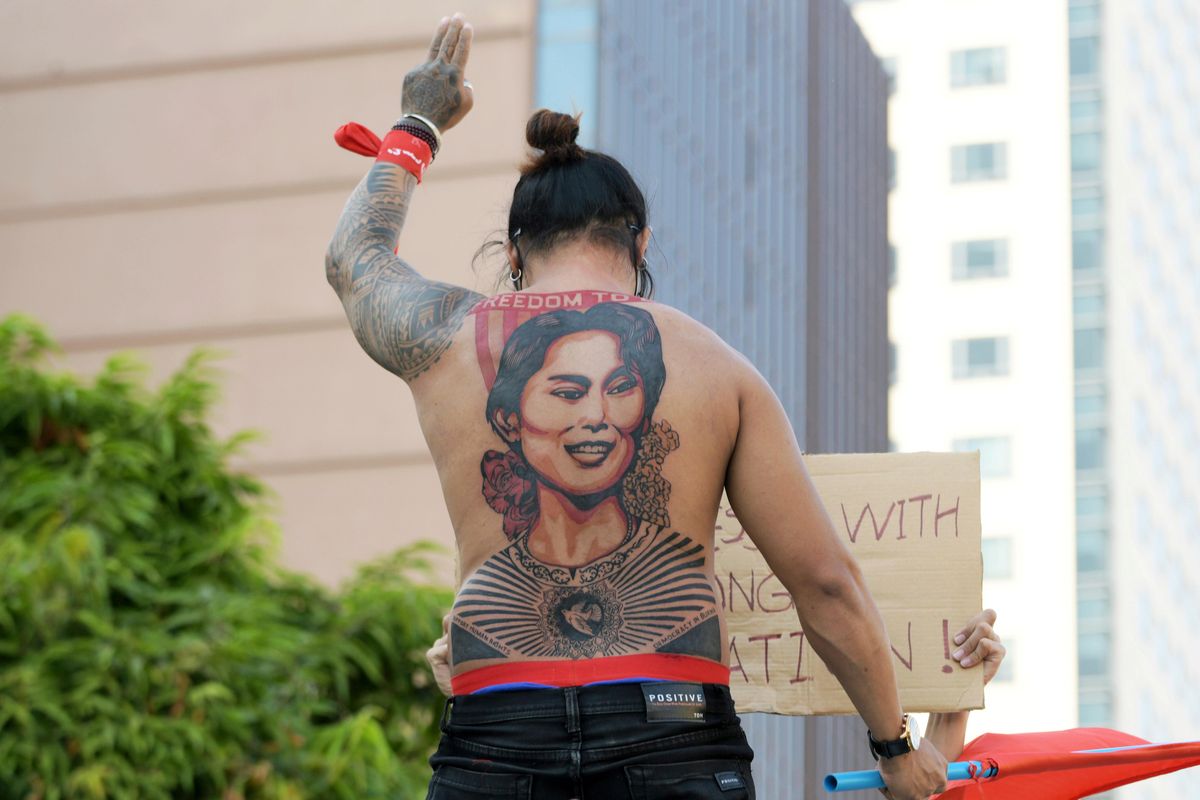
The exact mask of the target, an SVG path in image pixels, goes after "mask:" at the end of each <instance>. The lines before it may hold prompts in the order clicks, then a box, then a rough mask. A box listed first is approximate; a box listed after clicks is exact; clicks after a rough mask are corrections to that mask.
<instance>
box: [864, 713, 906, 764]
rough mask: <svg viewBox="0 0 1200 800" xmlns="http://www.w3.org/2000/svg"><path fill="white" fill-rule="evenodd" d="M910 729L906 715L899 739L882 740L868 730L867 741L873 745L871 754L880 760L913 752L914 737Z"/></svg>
mask: <svg viewBox="0 0 1200 800" xmlns="http://www.w3.org/2000/svg"><path fill="white" fill-rule="evenodd" d="M908 730H909V729H908V717H907V716H905V717H904V727H903V729H901V731H900V738H899V739H891V740H889V741H886V742H881V741H879V740H878V739H876V738H875V736H874V735H873V734H872V733H871V732H870V731H869V730H868V731H867V743H868V744H869V745H870V747H871V755H873V756H875V758H876V760H878V759H880V758H895V757H896V756H902V755H904V754H905V753H911V752H912V749H913V746H912V738H911V737H910V736H909V732H908Z"/></svg>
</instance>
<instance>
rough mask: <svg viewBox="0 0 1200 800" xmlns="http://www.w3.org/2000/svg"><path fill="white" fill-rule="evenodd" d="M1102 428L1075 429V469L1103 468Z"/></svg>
mask: <svg viewBox="0 0 1200 800" xmlns="http://www.w3.org/2000/svg"><path fill="white" fill-rule="evenodd" d="M1106 438H1107V437H1106V436H1105V435H1104V428H1100V427H1094V428H1079V429H1077V430H1076V431H1075V471H1076V472H1091V471H1093V470H1098V469H1104V443H1105V440H1106Z"/></svg>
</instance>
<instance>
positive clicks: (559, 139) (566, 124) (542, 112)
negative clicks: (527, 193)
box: [521, 108, 585, 174]
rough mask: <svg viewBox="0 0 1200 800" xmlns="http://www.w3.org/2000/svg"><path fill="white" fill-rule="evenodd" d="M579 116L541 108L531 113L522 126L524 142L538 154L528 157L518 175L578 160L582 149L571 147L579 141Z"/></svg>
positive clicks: (581, 154)
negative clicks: (539, 153)
mask: <svg viewBox="0 0 1200 800" xmlns="http://www.w3.org/2000/svg"><path fill="white" fill-rule="evenodd" d="M579 117H580V115H578V114H577V115H575V116H573V117H572V116H570V115H569V114H560V113H558V112H557V111H551V110H550V109H548V108H541V109H538V110H537V111H535V112H533V116H532V117H530V118H529V122H528V123H527V124H526V125H525V141H527V142H529V146H530V147H532V148H534V149H536V150H541V151H542V154H541V155H540V156H536V157H534V158H532V159H531V160H530V161H529V163H527V164H526V165H525V167H524V168H523V169H522V170H521V172H522V173H524V174H528V173H530V172H537V171H539V170H542V169H545V168H546V167H549V166H553V165H556V164H570V163H571V162H573V161H582V160H583V159H584V156H585V153H584V149H583V148H582V147H580V146H579V145H577V144H575V140H576V139H578V138H579Z"/></svg>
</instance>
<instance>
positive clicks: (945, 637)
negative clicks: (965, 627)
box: [942, 619, 954, 675]
mask: <svg viewBox="0 0 1200 800" xmlns="http://www.w3.org/2000/svg"><path fill="white" fill-rule="evenodd" d="M942 647H943V648H944V649H945V652H946V660H947V661H949V660H950V620H948V619H944V620H942ZM942 672H944V673H946V674H947V675H949V674H950V673H951V672H954V667H952V666H950V665H949V664H942Z"/></svg>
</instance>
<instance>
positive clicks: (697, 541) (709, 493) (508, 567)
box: [412, 290, 748, 691]
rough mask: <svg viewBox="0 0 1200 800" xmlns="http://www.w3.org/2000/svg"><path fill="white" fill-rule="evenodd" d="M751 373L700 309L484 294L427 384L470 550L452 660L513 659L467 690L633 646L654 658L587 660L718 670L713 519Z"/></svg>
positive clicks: (621, 668)
mask: <svg viewBox="0 0 1200 800" xmlns="http://www.w3.org/2000/svg"><path fill="white" fill-rule="evenodd" d="M747 370H748V367H747V365H746V364H745V362H744V360H743V359H741V358H740V357H739V356H738V355H737V354H736V353H734V352H733V351H732V350H731V349H730V348H728V347H727V346H726V345H725V344H724V343H722V342H721V341H720V340H719V339H718V338H717V337H716V336H715V335H714V334H712V333H711V332H710V331H708V330H707V329H706V328H704V327H703V326H702V325H700V324H699V323H697V322H695V321H694V320H691V319H690V318H688V317H687V316H686V315H684V314H682V313H680V312H678V311H677V310H675V309H672V308H670V307H667V306H664V305H661V304H658V303H652V302H647V301H643V300H641V299H639V298H636V297H631V296H630V295H624V294H614V293H612V292H601V291H594V290H577V291H562V292H554V293H533V292H517V293H511V294H501V295H497V296H496V297H492V298H489V299H486V300H481V301H479V302H478V303H476V304H475V305H474V306H473V307H472V308H471V310H470V311H469V312H468V313H467V315H466V316H465V318H464V320H463V323H462V325H461V327H460V329H459V330H458V331H457V332H455V334H454V335H453V337H452V339H451V340H450V345H449V347H448V348H447V349H446V351H445V352H444V353H443V354H442V355H441V357H440V358H439V359H438V361H437V363H436V364H434V365H432V366H431V367H430V368H429V369H428V371H427V372H426V373H425V374H423V375H422V378H421V380H420V381H414V382H413V384H412V387H413V393H414V396H415V398H416V402H417V409H418V415H419V418H420V420H421V425H422V429H423V431H424V433H425V437H426V439H427V441H428V443H429V446H430V449H431V451H432V452H433V456H434V460H435V463H436V464H437V468H438V473H439V476H440V478H441V482H442V490H443V493H444V495H445V500H446V504H447V507H448V508H449V510H450V517H451V520H452V521H453V524H454V528H455V535H456V539H457V545H458V551H459V567H460V575H461V579H462V584H461V588H460V590H459V593H458V596H457V598H456V601H455V606H454V613H453V622H452V627H451V659H452V662H453V664H454V668H455V673H456V674H457V675H460V676H462V675H465V674H466V673H468V672H472V671H473V670H476V669H479V668H482V667H494V666H495V665H503V664H513V665H514V669H507V668H506V669H502V670H497V669H489V670H484V671H483V672H481V673H476V676H477V677H475V678H460V679H459V680H457V681H456V687H457V688H458V690H459V691H471V690H473V689H477V688H481V687H483V686H486V685H491V684H494V683H497V682H511V680H509V679H510V678H514V677H515V676H517V675H522V676H523V680H525V681H527V682H537V676H538V675H539V674H542V672H541V671H539V670H542V669H544V668H543V667H541V666H539V665H526V667H525V668H516V663H517V662H529V661H537V662H543V661H553V660H581V659H601V658H612V657H622V656H639V657H642V658H638V659H636V660H631V659H618V660H617V661H614V662H604V663H605V664H607V665H608V667H607V668H605V669H600V670H598V669H597V667H596V665H595V664H588V665H579V667H578V669H579V672H578V674H580V675H584V676H591V677H596V678H598V679H620V678H623V677H631V676H637V675H642V674H644V673H645V672H647V671H649V672H654V671H655V669H654V667H655V664H654V662H653V661H647V660H646V658H644V657H645V656H667V657H669V658H668V660H669V662H671V663H674V664H675V665H677V666H678V665H679V664H680V663H681V662H682V663H684V664H689V665H691V667H693V668H698V669H699V672H691V673H688V674H692V675H699V676H702V677H708V678H710V679H713V678H721V677H723V673H725V667H724V664H725V660H726V659H725V656H726V653H725V642H726V637H725V636H724V632H723V621H722V619H721V615H720V612H719V607H718V603H717V600H716V594H715V592H714V588H713V584H712V578H713V569H712V538H713V521H714V519H715V516H716V512H717V505H718V503H719V501H720V498H721V492H722V489H723V487H724V483H725V476H726V469H727V466H728V463H729V459H730V455H731V453H732V452H733V449H734V444H735V442H736V439H737V432H738V414H739V412H738V403H739V391H740V388H741V383H742V380H743V375H744V373H745V372H746V371H747ZM678 656H684V657H687V658H686V659H680V658H677V657H678ZM692 659H697V661H693V660H692ZM660 666H661V665H660ZM551 668H552V669H554V670H555V672H556V674H561V672H562V670H563V669H564V668H568V667H567V665H552V666H551ZM501 677H502V678H503V680H501V679H500V678H501Z"/></svg>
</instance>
